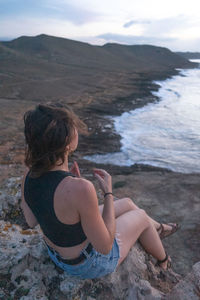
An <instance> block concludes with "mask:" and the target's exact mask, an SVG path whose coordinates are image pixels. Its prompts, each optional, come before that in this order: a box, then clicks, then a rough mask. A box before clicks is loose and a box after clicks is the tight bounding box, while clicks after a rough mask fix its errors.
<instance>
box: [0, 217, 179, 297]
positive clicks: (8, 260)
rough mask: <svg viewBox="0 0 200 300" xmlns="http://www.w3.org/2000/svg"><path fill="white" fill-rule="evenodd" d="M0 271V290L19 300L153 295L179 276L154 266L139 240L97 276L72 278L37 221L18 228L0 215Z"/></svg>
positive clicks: (162, 294)
mask: <svg viewBox="0 0 200 300" xmlns="http://www.w3.org/2000/svg"><path fill="white" fill-rule="evenodd" d="M0 274H1V278H4V279H5V278H7V281H8V280H9V282H10V283H9V284H10V286H12V289H11V290H9V291H8V290H6V288H4V287H3V288H2V289H1V291H0V292H1V294H2V295H3V294H5V295H6V296H12V297H14V298H17V297H18V298H17V299H21V300H29V299H43V300H46V299H59V300H62V299H63V300H64V299H88V300H89V299H90V300H91V299H109V300H110V299H128V300H129V299H130V300H131V299H144V300H145V299H148V300H151V299H152V300H153V299H156V300H157V299H162V297H163V296H164V295H165V294H166V292H168V291H169V289H170V288H172V286H174V284H175V283H177V282H178V280H179V276H178V275H177V274H174V273H173V272H171V273H170V272H169V271H167V272H163V271H162V270H161V269H160V268H157V267H155V266H154V263H153V262H152V261H151V259H150V257H149V256H148V255H147V254H146V253H145V252H144V250H143V249H142V248H141V246H140V245H139V244H136V245H135V246H134V247H133V248H132V249H131V251H130V253H129V255H128V257H127V258H126V259H125V260H124V262H123V263H122V264H121V265H120V266H119V267H118V268H117V270H116V271H115V272H114V273H112V274H109V275H107V276H105V277H102V278H100V279H93V280H89V279H88V280H81V279H77V278H75V277H72V276H69V275H67V274H66V273H65V272H63V271H62V270H60V269H59V268H58V267H57V266H55V265H54V263H53V262H52V261H51V259H50V258H49V256H48V253H47V249H46V246H45V244H44V242H43V239H42V232H41V230H40V227H39V225H38V226H36V227H35V229H29V230H23V229H22V228H21V226H19V225H16V224H11V223H9V222H5V221H3V220H1V221H0ZM166 274H168V275H167V276H166ZM7 286H8V284H7ZM166 286H167V287H168V290H167V289H166ZM169 287H170V288H169ZM19 296H20V297H21V298H19Z"/></svg>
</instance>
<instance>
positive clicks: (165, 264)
mask: <svg viewBox="0 0 200 300" xmlns="http://www.w3.org/2000/svg"><path fill="white" fill-rule="evenodd" d="M157 265H158V266H159V267H161V268H162V269H163V270H165V271H166V270H168V269H170V268H171V265H172V262H171V258H170V256H168V254H166V256H165V258H164V259H163V260H158V261H157Z"/></svg>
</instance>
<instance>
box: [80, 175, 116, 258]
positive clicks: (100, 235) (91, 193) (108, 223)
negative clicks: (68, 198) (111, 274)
mask: <svg viewBox="0 0 200 300" xmlns="http://www.w3.org/2000/svg"><path fill="white" fill-rule="evenodd" d="M77 186H78V190H77V192H76V198H75V199H76V201H77V208H78V211H79V214H80V218H81V223H82V227H83V230H84V232H85V234H86V236H87V238H88V240H89V241H90V242H91V243H92V245H93V247H94V248H95V249H96V250H97V251H98V252H100V253H102V254H108V253H109V252H110V250H111V249H112V245H113V241H114V236H115V230H116V225H115V215H114V204H113V199H112V195H109V196H107V197H106V200H105V204H104V209H103V215H102V216H101V214H100V212H99V206H98V199H97V195H96V191H95V188H94V186H93V184H92V183H91V182H90V181H87V180H85V179H79V183H78V185H77Z"/></svg>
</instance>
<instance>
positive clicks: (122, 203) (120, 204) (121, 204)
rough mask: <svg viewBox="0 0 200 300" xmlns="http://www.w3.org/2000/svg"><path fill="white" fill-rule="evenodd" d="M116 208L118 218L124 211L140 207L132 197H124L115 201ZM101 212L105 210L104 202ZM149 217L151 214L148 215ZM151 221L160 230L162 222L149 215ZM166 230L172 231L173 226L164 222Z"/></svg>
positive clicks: (100, 206) (100, 207)
mask: <svg viewBox="0 0 200 300" xmlns="http://www.w3.org/2000/svg"><path fill="white" fill-rule="evenodd" d="M114 208H115V218H118V217H119V216H121V215H123V214H124V213H126V212H128V211H131V210H137V209H140V208H139V207H138V206H137V205H136V204H135V203H134V202H133V200H131V199H130V198H122V199H117V200H115V201H114ZM99 210H100V213H101V214H102V212H103V204H101V205H99ZM148 217H149V216H148ZM149 219H150V221H151V222H152V224H153V225H154V227H155V228H156V229H157V230H158V229H159V228H160V223H158V222H156V221H155V220H154V219H152V218H151V217H149ZM163 227H164V230H166V231H171V230H172V226H169V225H167V224H163Z"/></svg>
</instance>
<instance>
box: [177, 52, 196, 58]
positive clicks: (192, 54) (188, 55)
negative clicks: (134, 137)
mask: <svg viewBox="0 0 200 300" xmlns="http://www.w3.org/2000/svg"><path fill="white" fill-rule="evenodd" d="M176 54H178V55H180V56H182V57H184V58H186V59H200V52H176Z"/></svg>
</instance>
